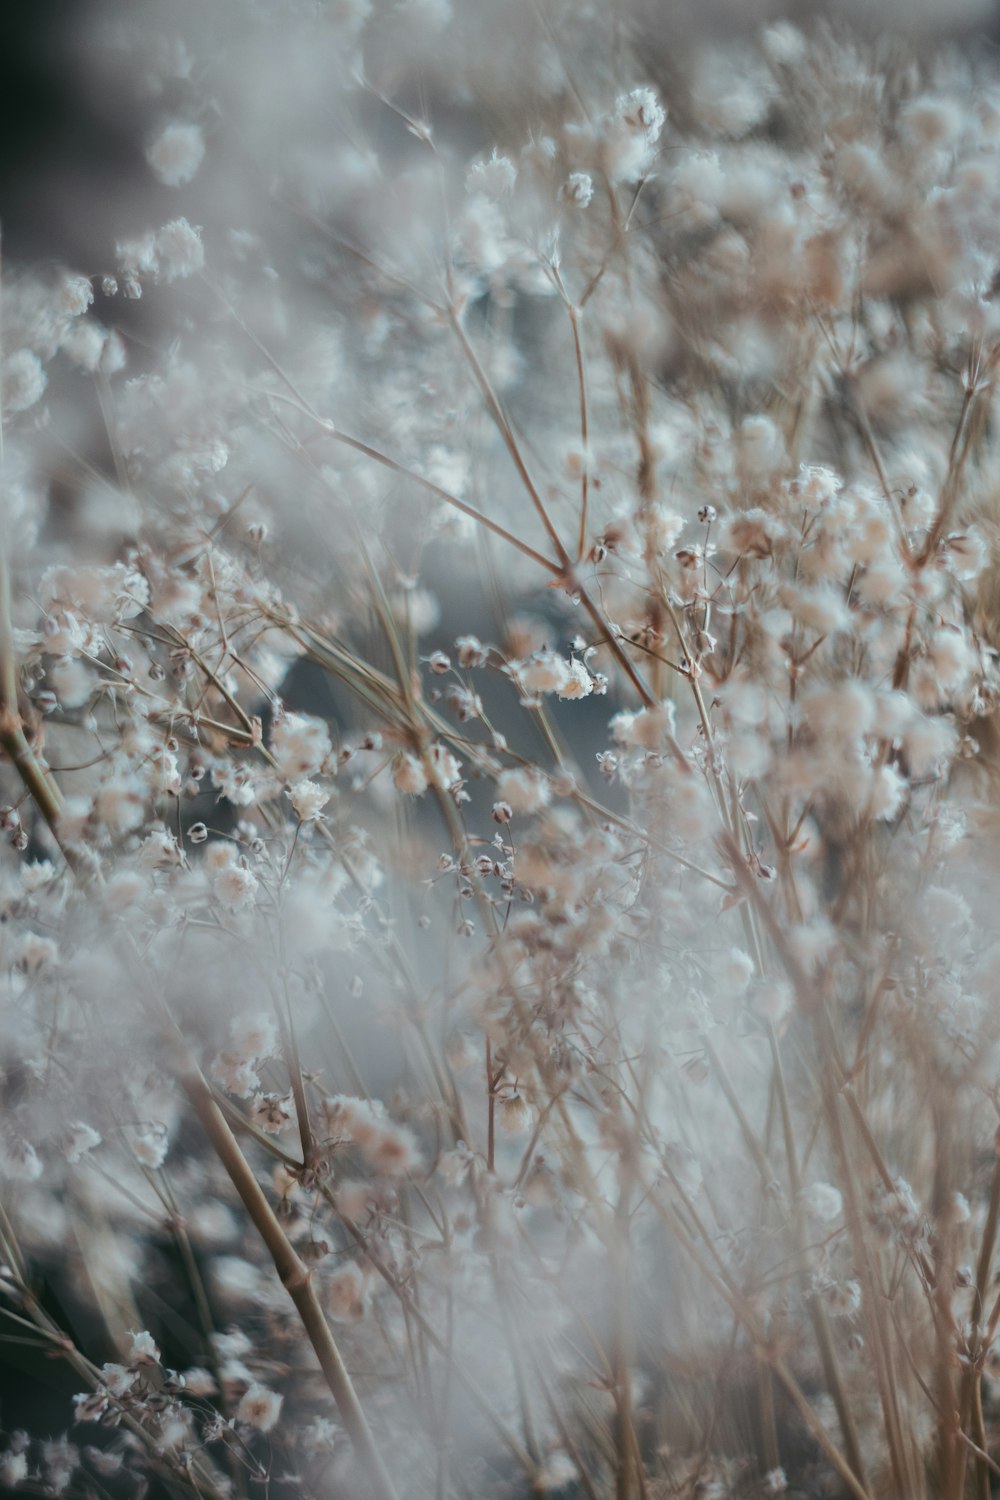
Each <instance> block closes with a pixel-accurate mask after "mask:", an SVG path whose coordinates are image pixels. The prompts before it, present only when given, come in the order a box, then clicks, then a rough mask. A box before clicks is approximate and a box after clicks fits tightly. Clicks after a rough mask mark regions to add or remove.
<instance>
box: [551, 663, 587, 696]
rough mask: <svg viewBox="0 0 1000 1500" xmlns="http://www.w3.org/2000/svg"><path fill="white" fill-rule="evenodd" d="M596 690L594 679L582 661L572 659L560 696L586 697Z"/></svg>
mask: <svg viewBox="0 0 1000 1500" xmlns="http://www.w3.org/2000/svg"><path fill="white" fill-rule="evenodd" d="M593 691H594V680H593V678H592V677H591V675H590V673H589V672H588V671H587V668H586V667H585V666H584V665H583V662H582V661H571V662H570V664H569V667H568V669H567V676H566V681H565V682H564V683H563V685H562V687H561V688H560V689H559V696H560V698H586V697H588V696H589V695H590V694H591V693H592V692H593Z"/></svg>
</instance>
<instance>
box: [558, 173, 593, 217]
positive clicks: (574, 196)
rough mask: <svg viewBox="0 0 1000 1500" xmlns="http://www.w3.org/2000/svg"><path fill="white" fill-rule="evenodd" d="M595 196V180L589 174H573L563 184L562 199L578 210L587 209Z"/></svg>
mask: <svg viewBox="0 0 1000 1500" xmlns="http://www.w3.org/2000/svg"><path fill="white" fill-rule="evenodd" d="M593 196H594V179H593V178H592V177H591V175H590V173H589V172H571V173H570V174H569V176H568V177H567V179H566V181H565V182H564V183H563V187H562V197H563V198H564V199H565V200H566V202H567V203H573V204H575V205H576V207H577V208H586V207H587V206H588V204H589V203H590V200H591V199H592V198H593Z"/></svg>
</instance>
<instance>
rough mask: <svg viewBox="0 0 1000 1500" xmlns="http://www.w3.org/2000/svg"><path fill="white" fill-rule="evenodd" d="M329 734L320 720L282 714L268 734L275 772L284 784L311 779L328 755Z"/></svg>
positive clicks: (305, 716)
mask: <svg viewBox="0 0 1000 1500" xmlns="http://www.w3.org/2000/svg"><path fill="white" fill-rule="evenodd" d="M331 749H332V746H331V744H330V733H329V730H328V729H327V727H326V725H325V724H324V722H323V720H322V719H315V718H312V717H310V716H309V715H307V714H284V715H283V716H282V717H281V718H280V719H276V720H275V722H274V727H273V729H272V730H271V751H272V754H273V755H274V759H275V763H276V764H275V770H276V771H277V773H278V775H279V776H280V777H281V778H282V780H283V781H291V782H296V781H299V780H300V779H301V778H302V777H307V776H311V775H312V774H313V772H315V771H318V770H319V768H320V766H322V764H323V762H324V761H325V760H326V757H327V756H328V755H329V754H330V751H331Z"/></svg>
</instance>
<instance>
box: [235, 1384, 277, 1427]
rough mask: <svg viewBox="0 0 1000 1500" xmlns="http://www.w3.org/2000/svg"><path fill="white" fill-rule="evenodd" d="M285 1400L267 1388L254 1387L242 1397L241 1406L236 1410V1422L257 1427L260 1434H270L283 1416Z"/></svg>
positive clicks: (261, 1386)
mask: <svg viewBox="0 0 1000 1500" xmlns="http://www.w3.org/2000/svg"><path fill="white" fill-rule="evenodd" d="M283 1399H284V1398H283V1397H281V1396H279V1395H278V1394H277V1393H276V1392H275V1391H269V1390H268V1389H267V1387H266V1386H263V1385H256V1384H255V1385H252V1386H251V1387H250V1389H249V1390H248V1391H245V1392H244V1394H243V1395H242V1396H241V1397H240V1404H239V1406H238V1407H237V1408H236V1420H237V1421H238V1422H246V1423H247V1425H248V1426H250V1427H256V1428H257V1430H258V1432H270V1431H271V1428H272V1427H273V1426H274V1425H275V1423H276V1422H277V1420H278V1417H279V1416H280V1415H281V1403H282V1400H283Z"/></svg>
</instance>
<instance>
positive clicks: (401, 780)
mask: <svg viewBox="0 0 1000 1500" xmlns="http://www.w3.org/2000/svg"><path fill="white" fill-rule="evenodd" d="M392 779H393V781H394V782H395V783H396V786H397V787H398V788H399V790H400V791H401V792H408V793H409V795H410V796H411V797H419V796H420V795H421V794H422V793H423V792H426V790H427V772H426V771H425V770H424V766H423V762H422V761H421V760H420V759H419V758H418V757H417V756H416V755H408V754H406V753H403V754H401V755H397V757H396V760H395V763H394V765H393V768H392Z"/></svg>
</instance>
